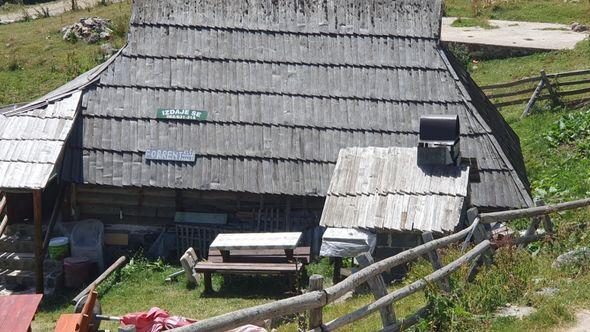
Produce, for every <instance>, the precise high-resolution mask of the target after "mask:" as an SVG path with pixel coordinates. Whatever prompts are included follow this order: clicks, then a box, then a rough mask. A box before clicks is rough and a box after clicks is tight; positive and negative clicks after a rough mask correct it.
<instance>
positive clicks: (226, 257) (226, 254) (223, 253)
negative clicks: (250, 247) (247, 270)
mask: <svg viewBox="0 0 590 332" xmlns="http://www.w3.org/2000/svg"><path fill="white" fill-rule="evenodd" d="M219 252H221V258H222V259H223V261H224V262H229V257H230V255H229V250H219Z"/></svg>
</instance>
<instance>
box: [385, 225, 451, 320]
mask: <svg viewBox="0 0 590 332" xmlns="http://www.w3.org/2000/svg"><path fill="white" fill-rule="evenodd" d="M422 241H423V242H424V243H428V242H432V241H434V237H433V236H432V232H424V233H422ZM427 255H428V260H429V261H430V265H431V266H432V269H433V270H434V271H436V270H438V269H440V268H441V267H442V263H441V261H440V257H439V256H438V252H436V249H435V250H432V251H431V252H429V253H428V254H427ZM437 284H438V287H440V289H441V290H443V291H444V292H450V291H451V287H450V286H449V280H448V279H447V278H443V279H442V280H441V281H439V282H437ZM388 325H390V324H388Z"/></svg>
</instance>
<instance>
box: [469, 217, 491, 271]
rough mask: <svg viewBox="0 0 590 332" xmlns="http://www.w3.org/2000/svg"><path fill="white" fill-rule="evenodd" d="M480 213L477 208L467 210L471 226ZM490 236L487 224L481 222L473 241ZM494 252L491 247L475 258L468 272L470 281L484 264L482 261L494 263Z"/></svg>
mask: <svg viewBox="0 0 590 332" xmlns="http://www.w3.org/2000/svg"><path fill="white" fill-rule="evenodd" d="M478 215H479V212H478V211H477V208H470V209H469V210H467V223H468V225H469V226H471V225H472V224H473V223H474V222H475V221H476V219H477V218H478ZM489 238H491V234H490V232H488V231H487V230H486V229H485V226H484V225H483V224H481V223H480V224H478V225H476V226H475V229H474V232H473V242H474V243H475V244H479V243H481V242H482V241H484V240H487V239H489ZM493 253H494V252H493V250H492V249H491V248H490V249H488V250H486V251H485V252H483V253H482V254H481V256H480V257H479V259H477V260H474V262H473V264H471V266H470V268H469V273H468V274H467V280H468V281H473V279H474V278H475V274H476V273H477V269H478V268H479V266H481V265H482V263H485V264H486V265H491V264H492V255H493Z"/></svg>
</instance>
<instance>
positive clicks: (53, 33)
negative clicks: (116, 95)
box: [0, 2, 130, 105]
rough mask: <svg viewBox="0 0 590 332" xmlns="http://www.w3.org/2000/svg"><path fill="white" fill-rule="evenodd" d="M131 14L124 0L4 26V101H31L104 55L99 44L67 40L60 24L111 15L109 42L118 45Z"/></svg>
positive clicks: (0, 99) (0, 47)
mask: <svg viewBox="0 0 590 332" xmlns="http://www.w3.org/2000/svg"><path fill="white" fill-rule="evenodd" d="M129 15H130V4H129V2H124V3H119V4H111V5H108V6H98V7H96V8H94V9H92V10H91V11H88V10H81V11H76V12H68V13H65V14H63V15H61V16H57V17H51V18H44V19H39V20H35V21H30V22H22V23H15V24H9V25H0V82H2V84H0V105H6V104H12V103H17V102H25V101H29V100H32V99H34V98H35V97H39V96H41V95H43V94H45V93H47V92H49V91H51V90H53V89H55V88H57V87H59V86H60V85H62V84H64V83H66V82H67V81H69V80H71V79H72V78H74V77H76V76H77V75H79V74H81V73H83V72H85V71H87V70H88V69H91V68H92V67H94V66H96V65H98V64H100V63H101V62H103V61H104V60H105V59H104V56H103V55H102V54H101V51H100V44H92V45H88V44H85V43H84V42H80V41H78V42H76V43H71V42H66V41H64V40H63V39H62V35H61V34H60V33H59V30H60V28H62V27H63V26H65V25H68V24H73V23H75V22H77V21H78V20H79V19H80V18H82V17H88V16H100V17H103V18H108V19H111V20H112V21H113V28H114V30H115V33H116V35H115V37H114V39H113V40H112V41H110V42H111V44H113V46H115V47H117V48H119V47H122V46H123V45H124V43H125V38H126V31H127V25H128V23H129Z"/></svg>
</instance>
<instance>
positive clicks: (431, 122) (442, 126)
mask: <svg viewBox="0 0 590 332" xmlns="http://www.w3.org/2000/svg"><path fill="white" fill-rule="evenodd" d="M459 134H460V131H459V116H458V115H425V116H421V117H420V143H433V144H436V145H453V144H455V143H457V141H459Z"/></svg>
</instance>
